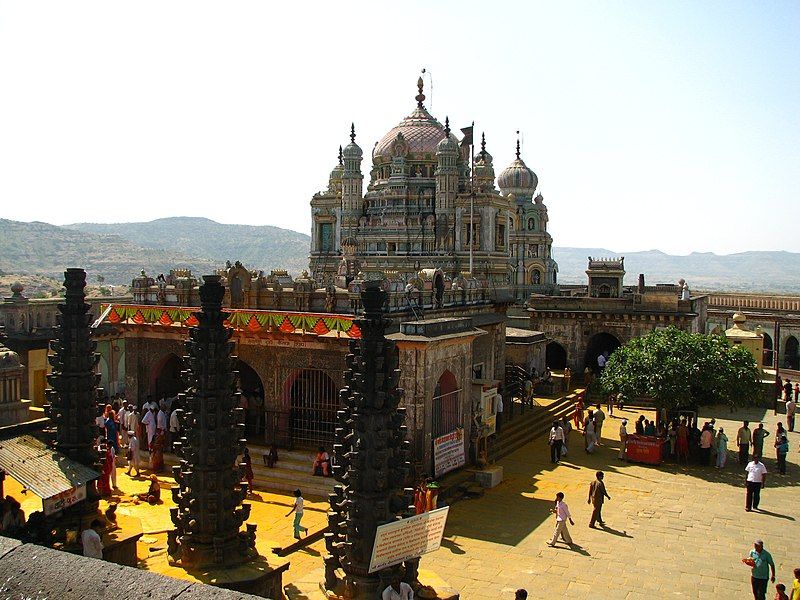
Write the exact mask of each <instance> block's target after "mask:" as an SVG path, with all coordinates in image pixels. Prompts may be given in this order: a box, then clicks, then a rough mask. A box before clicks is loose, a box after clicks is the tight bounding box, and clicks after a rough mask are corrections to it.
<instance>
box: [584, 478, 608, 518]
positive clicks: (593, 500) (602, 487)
mask: <svg viewBox="0 0 800 600" xmlns="http://www.w3.org/2000/svg"><path fill="white" fill-rule="evenodd" d="M603 477H605V475H604V474H603V472H602V471H598V472H597V473H596V474H595V480H594V481H593V482H592V483H590V484H589V500H588V502H587V503H588V504H591V505H592V506H593V507H594V510H593V511H592V520H591V521H589V527H591V528H592V529H594V524H595V523H600V525H605V524H606V523H605V521H603V515H602V511H603V502H605V501H606V498H608V499H609V500H611V496H609V495H608V493H607V492H606V484H605V483H604V482H603Z"/></svg>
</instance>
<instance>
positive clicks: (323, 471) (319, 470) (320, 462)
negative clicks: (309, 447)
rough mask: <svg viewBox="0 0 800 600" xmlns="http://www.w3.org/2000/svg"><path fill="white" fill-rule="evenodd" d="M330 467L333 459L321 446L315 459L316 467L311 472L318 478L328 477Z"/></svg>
mask: <svg viewBox="0 0 800 600" xmlns="http://www.w3.org/2000/svg"><path fill="white" fill-rule="evenodd" d="M330 467H331V458H330V456H328V453H327V452H325V448H324V447H323V446H320V447H319V451H318V452H317V456H316V457H315V458H314V466H313V468H312V470H311V472H312V473H313V474H314V475H317V476H320V475H321V476H322V477H328V476H329V475H330Z"/></svg>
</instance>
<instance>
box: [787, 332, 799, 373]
mask: <svg viewBox="0 0 800 600" xmlns="http://www.w3.org/2000/svg"><path fill="white" fill-rule="evenodd" d="M799 346H800V344H798V342H797V338H796V337H794V336H793V335H790V336H789V337H788V338H786V344H785V345H784V352H783V365H784V367H786V368H787V369H792V370H795V371H796V370H797V369H798V368H800V356H799V355H798V354H800V353H799V352H798V350H800V348H799Z"/></svg>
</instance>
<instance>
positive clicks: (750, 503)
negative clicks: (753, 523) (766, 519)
mask: <svg viewBox="0 0 800 600" xmlns="http://www.w3.org/2000/svg"><path fill="white" fill-rule="evenodd" d="M744 470H745V472H746V473H747V497H746V499H745V510H746V511H747V512H750V511H751V510H753V509H754V508H756V509H757V508H758V505H759V503H760V502H761V488H763V487H764V486H765V485H766V483H767V467H765V466H764V463H762V462H761V458H760V457H759V456H757V455H756V456H753V460H752V461H751V462H750V463H748V465H747V466H746V467H745V469H744Z"/></svg>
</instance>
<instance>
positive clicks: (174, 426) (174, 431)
mask: <svg viewBox="0 0 800 600" xmlns="http://www.w3.org/2000/svg"><path fill="white" fill-rule="evenodd" d="M180 434H181V423H180V421H179V420H178V410H177V409H175V410H173V411H172V412H171V413H170V414H169V447H170V449H172V444H174V443H175V440H177V439H178V437H180Z"/></svg>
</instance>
